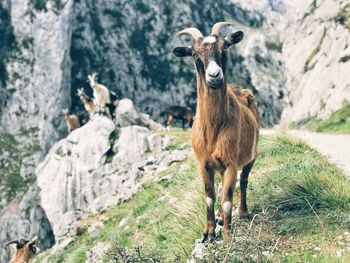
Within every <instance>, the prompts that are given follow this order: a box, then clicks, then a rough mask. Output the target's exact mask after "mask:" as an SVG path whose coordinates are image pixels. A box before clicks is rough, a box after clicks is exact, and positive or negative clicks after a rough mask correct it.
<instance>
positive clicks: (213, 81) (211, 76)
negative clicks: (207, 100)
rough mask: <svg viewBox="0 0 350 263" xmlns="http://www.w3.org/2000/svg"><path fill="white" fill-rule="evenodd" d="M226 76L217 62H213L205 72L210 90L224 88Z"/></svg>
mask: <svg viewBox="0 0 350 263" xmlns="http://www.w3.org/2000/svg"><path fill="white" fill-rule="evenodd" d="M223 79H224V74H223V72H222V69H221V67H220V66H219V65H218V64H217V63H216V61H214V60H211V61H210V62H209V65H208V67H207V69H206V71H205V80H206V81H207V84H208V86H209V87H210V88H213V89H218V88H220V87H222V82H223Z"/></svg>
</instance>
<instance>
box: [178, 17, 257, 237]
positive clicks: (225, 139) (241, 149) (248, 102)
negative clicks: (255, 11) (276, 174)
mask: <svg viewBox="0 0 350 263" xmlns="http://www.w3.org/2000/svg"><path fill="white" fill-rule="evenodd" d="M227 25H232V24H230V23H227V22H220V23H216V24H215V25H214V26H213V28H212V32H211V35H210V36H207V37H203V35H202V33H201V32H200V31H199V30H198V29H196V28H187V29H185V30H182V31H181V32H179V33H178V35H179V34H189V35H191V36H192V37H193V38H194V41H193V44H192V46H189V47H188V46H183V47H176V48H174V49H173V54H174V55H175V56H176V57H193V59H194V64H195V68H196V78H197V111H196V119H195V121H194V123H193V128H192V146H193V149H194V152H195V154H196V157H197V159H198V163H199V172H200V174H201V177H202V179H203V182H204V189H205V194H206V203H207V222H206V226H205V229H204V231H203V237H202V241H205V240H207V239H208V238H209V240H212V239H213V238H214V237H215V227H216V224H215V214H214V200H216V199H215V189H214V182H215V180H214V175H215V171H219V172H220V175H221V180H222V184H223V189H222V196H221V206H220V209H219V215H220V216H222V217H223V219H224V235H227V234H228V233H229V232H230V229H231V221H232V198H233V193H234V191H235V185H236V181H237V170H238V169H240V168H243V170H242V173H241V176H240V188H241V193H240V195H241V196H240V206H239V215H240V217H241V218H244V217H248V209H247V201H246V190H247V184H248V176H249V172H250V170H251V168H252V167H253V164H254V161H255V159H256V156H257V142H258V135H259V117H258V111H257V106H256V102H255V98H254V95H253V93H252V92H251V91H249V90H238V89H237V90H236V89H234V86H233V85H228V84H227V67H228V50H229V48H231V47H232V46H234V45H235V44H237V43H239V42H240V41H241V40H242V39H243V35H244V34H243V32H242V31H238V32H235V33H232V34H229V35H228V36H226V37H223V36H221V35H220V31H221V29H222V28H223V27H224V26H227Z"/></svg>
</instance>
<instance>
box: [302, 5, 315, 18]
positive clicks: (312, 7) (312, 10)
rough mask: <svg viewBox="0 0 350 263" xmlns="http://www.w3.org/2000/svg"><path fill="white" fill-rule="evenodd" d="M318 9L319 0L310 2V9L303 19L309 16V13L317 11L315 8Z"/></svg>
mask: <svg viewBox="0 0 350 263" xmlns="http://www.w3.org/2000/svg"><path fill="white" fill-rule="evenodd" d="M316 9H317V0H313V1H312V3H311V4H310V7H309V10H308V11H307V12H306V13H305V14H304V16H303V18H302V20H301V21H304V19H305V18H307V17H308V16H309V15H312V14H313V13H315V10H316Z"/></svg>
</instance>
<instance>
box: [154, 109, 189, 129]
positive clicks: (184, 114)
mask: <svg viewBox="0 0 350 263" xmlns="http://www.w3.org/2000/svg"><path fill="white" fill-rule="evenodd" d="M160 113H161V115H162V114H165V115H166V121H165V123H164V125H165V127H168V126H170V125H171V124H172V123H173V121H174V119H178V120H181V121H182V129H183V130H185V124H186V122H187V123H188V124H189V126H190V127H192V124H193V119H194V118H193V112H192V109H191V108H190V107H182V106H170V107H166V108H164V109H162V110H161V112H160Z"/></svg>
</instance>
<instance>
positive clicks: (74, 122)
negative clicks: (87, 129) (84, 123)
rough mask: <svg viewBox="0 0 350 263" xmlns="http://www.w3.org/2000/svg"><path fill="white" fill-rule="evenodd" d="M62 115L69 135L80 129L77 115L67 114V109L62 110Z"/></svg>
mask: <svg viewBox="0 0 350 263" xmlns="http://www.w3.org/2000/svg"><path fill="white" fill-rule="evenodd" d="M62 113H63V117H64V119H65V120H66V123H67V130H68V133H71V131H73V130H75V129H77V128H79V127H80V121H79V118H78V116H77V115H75V114H68V109H64V110H62Z"/></svg>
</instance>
